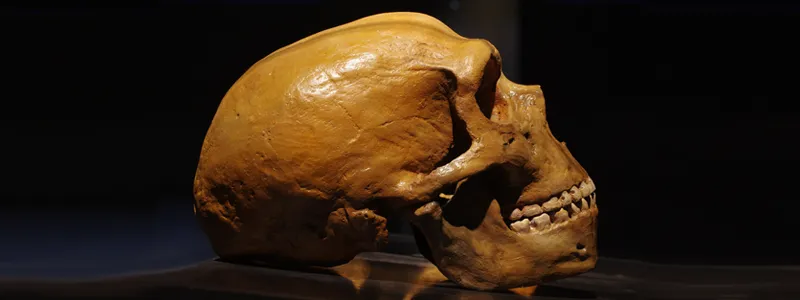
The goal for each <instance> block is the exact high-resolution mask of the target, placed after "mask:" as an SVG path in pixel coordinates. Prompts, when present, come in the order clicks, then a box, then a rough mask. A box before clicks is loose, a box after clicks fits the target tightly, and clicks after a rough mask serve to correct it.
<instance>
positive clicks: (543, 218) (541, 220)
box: [533, 214, 550, 229]
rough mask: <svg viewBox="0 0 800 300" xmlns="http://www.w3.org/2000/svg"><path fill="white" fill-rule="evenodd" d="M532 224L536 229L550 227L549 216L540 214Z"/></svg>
mask: <svg viewBox="0 0 800 300" xmlns="http://www.w3.org/2000/svg"><path fill="white" fill-rule="evenodd" d="M533 223H534V224H536V229H544V228H546V227H547V226H549V225H550V215H548V214H541V215H539V216H537V217H535V218H533Z"/></svg>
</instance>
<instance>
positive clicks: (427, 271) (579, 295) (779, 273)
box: [0, 207, 800, 300]
mask: <svg viewBox="0 0 800 300" xmlns="http://www.w3.org/2000/svg"><path fill="white" fill-rule="evenodd" d="M187 211H189V212H190V211H191V210H190V209H186V208H185V207H176V208H171V207H167V208H165V209H163V210H161V211H159V213H158V214H156V215H152V216H148V218H144V217H142V216H137V217H136V218H134V217H130V218H129V219H124V218H120V217H118V216H114V217H113V218H112V215H109V217H108V220H103V219H99V218H98V217H97V216H95V215H87V216H86V217H85V218H80V217H76V216H74V215H70V216H63V217H62V218H64V221H63V222H61V221H60V220H59V219H57V218H59V217H60V216H59V215H57V214H56V215H44V214H43V215H41V216H38V217H39V218H41V219H42V220H32V218H33V217H36V216H33V217H32V216H25V219H24V220H17V219H15V218H22V217H20V216H13V215H9V216H5V217H4V218H2V219H0V225H8V226H5V227H3V228H17V229H18V230H14V231H12V230H8V231H2V232H0V240H2V241H5V242H4V243H2V244H0V299H89V298H103V299H108V298H128V299H170V300H172V299H184V298H185V299H219V298H224V299H428V298H431V299H443V298H444V299H463V298H469V299H472V298H479V299H520V298H530V297H533V298H536V299H800V266H749V267H742V266H697V265H694V266H685V265H664V264H651V263H645V262H640V261H633V260H621V259H613V258H606V257H601V258H600V259H599V260H598V263H597V267H596V268H595V270H593V271H591V272H588V273H585V274H581V275H579V276H575V277H570V278H566V279H561V280H558V281H554V282H549V283H546V284H543V285H541V286H538V287H536V288H523V289H515V290H510V291H509V290H504V291H492V292H479V291H474V290H468V289H464V288H461V287H458V286H456V285H455V284H453V283H450V282H448V281H446V280H445V278H444V277H443V276H442V275H441V273H439V272H438V270H437V269H436V267H435V266H433V265H432V264H431V263H430V262H428V261H427V260H425V259H424V258H422V257H420V256H419V255H418V254H415V252H416V246H415V245H414V241H413V237H410V236H404V235H391V236H390V241H389V242H390V245H389V246H390V247H388V249H387V250H388V251H389V252H392V253H364V254H362V255H359V256H358V257H357V258H356V259H354V260H353V261H351V262H350V263H348V264H345V265H342V266H338V267H335V268H329V269H323V268H309V269H303V270H297V269H295V270H279V269H270V268H265V267H257V266H246V265H234V264H230V263H224V262H219V261H216V260H215V259H214V254H213V252H212V251H211V249H210V248H209V246H208V242H207V241H206V239H205V236H204V235H203V234H202V232H200V231H199V229H198V227H197V226H196V223H195V221H194V219H193V218H192V216H191V213H186V212H187ZM54 220H56V221H59V222H56V221H54ZM73 220H79V221H80V222H78V221H73ZM81 220H82V221H81ZM143 220H146V222H145V221H143ZM22 221H26V222H29V223H30V222H32V221H37V222H38V223H40V224H51V225H52V226H51V225H48V226H50V227H47V226H44V225H42V226H39V227H20V226H12V225H14V224H21V223H20V222H22ZM44 221H47V222H44ZM68 221H69V222H68ZM4 223H8V224H4Z"/></svg>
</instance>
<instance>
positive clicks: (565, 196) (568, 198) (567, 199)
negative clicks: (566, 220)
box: [558, 192, 572, 207]
mask: <svg viewBox="0 0 800 300" xmlns="http://www.w3.org/2000/svg"><path fill="white" fill-rule="evenodd" d="M558 201H561V207H564V206H567V205H569V204H570V203H572V195H570V194H569V193H568V192H562V193H561V197H559V198H558Z"/></svg>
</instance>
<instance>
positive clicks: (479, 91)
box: [194, 13, 597, 289]
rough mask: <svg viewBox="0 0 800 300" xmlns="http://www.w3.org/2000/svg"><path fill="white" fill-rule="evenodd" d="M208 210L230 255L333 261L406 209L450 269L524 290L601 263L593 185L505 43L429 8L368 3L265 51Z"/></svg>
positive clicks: (424, 246)
mask: <svg viewBox="0 0 800 300" xmlns="http://www.w3.org/2000/svg"><path fill="white" fill-rule="evenodd" d="M194 194H195V199H196V202H195V212H196V215H197V217H198V219H199V220H200V223H201V225H202V227H203V229H204V231H205V232H206V233H207V235H208V237H209V239H210V241H211V244H212V246H213V248H214V250H215V251H216V252H217V253H218V255H219V256H220V257H221V258H223V259H227V260H230V261H239V262H262V263H266V264H272V265H278V264H281V265H286V264H291V265H321V266H332V265H337V264H341V263H344V262H347V261H349V260H350V259H352V258H353V257H354V256H355V255H357V254H358V253H360V252H364V251H375V250H378V249H380V247H381V246H382V245H384V244H385V243H386V241H387V236H388V232H387V230H386V226H385V224H386V218H390V217H407V218H408V219H409V220H410V221H411V223H412V224H413V226H414V227H415V228H416V231H417V232H418V233H419V234H420V235H419V237H420V238H419V239H418V243H419V244H420V247H421V252H423V253H424V254H425V255H426V257H428V259H430V260H431V261H432V262H433V263H434V264H435V265H436V266H437V267H438V268H439V269H440V270H441V272H442V273H443V274H444V275H445V276H447V277H448V278H449V279H451V280H453V281H454V282H456V283H458V284H461V285H463V286H466V287H470V288H475V289H492V288H512V287H518V286H526V285H533V284H537V283H539V282H542V281H545V280H551V279H556V278H561V277H564V276H570V275H574V274H578V273H581V272H585V271H588V270H590V269H592V268H593V267H594V264H595V261H596V259H597V250H596V245H595V244H596V243H595V240H596V238H595V236H596V221H595V220H596V216H597V206H596V204H595V198H594V197H595V196H594V183H593V182H592V180H591V179H590V178H589V176H588V175H587V173H586V171H585V170H584V169H583V168H582V167H581V166H580V164H578V162H577V161H576V160H575V159H574V158H573V157H572V155H571V154H570V152H569V151H568V150H567V147H566V146H565V144H563V143H561V142H559V141H557V140H556V138H555V137H554V136H553V135H552V134H551V132H550V128H549V127H548V123H547V120H546V119H545V102H544V98H543V96H542V91H541V89H540V87H539V86H536V85H520V84H516V83H513V82H511V81H509V80H508V79H506V78H505V76H504V75H503V73H502V70H501V59H500V55H499V52H498V50H497V49H495V47H494V46H493V45H492V44H491V43H489V42H488V41H486V40H482V39H468V38H464V37H462V36H460V35H458V34H456V33H455V32H454V31H452V30H451V29H450V28H449V27H447V26H446V25H444V24H443V23H441V22H439V21H438V20H436V19H434V18H432V17H429V16H427V15H423V14H417V13H388V14H380V15H374V16H370V17H366V18H363V19H360V20H357V21H354V22H351V23H348V24H345V25H342V26H339V27H335V28H332V29H329V30H325V31H322V32H320V33H317V34H314V35H312V36H310V37H307V38H305V39H302V40H300V41H298V42H296V43H294V44H291V45H289V46H286V47H284V48H282V49H279V50H277V51H275V52H274V53H272V54H270V55H269V56H267V57H265V58H264V59H262V60H260V61H259V62H257V63H256V64H255V65H253V66H252V67H251V68H250V69H249V70H248V71H247V72H246V73H245V74H244V75H243V76H242V77H241V78H240V79H239V80H238V81H236V83H235V84H234V85H233V87H232V88H231V89H230V90H229V91H228V93H227V94H226V95H225V97H224V98H223V100H222V102H221V103H220V106H219V109H218V110H217V113H216V115H215V117H214V120H213V121H212V124H211V126H210V128H209V130H208V133H207V135H206V138H205V141H204V144H203V148H202V151H201V155H200V160H199V165H198V168H197V173H196V176H195V182H194Z"/></svg>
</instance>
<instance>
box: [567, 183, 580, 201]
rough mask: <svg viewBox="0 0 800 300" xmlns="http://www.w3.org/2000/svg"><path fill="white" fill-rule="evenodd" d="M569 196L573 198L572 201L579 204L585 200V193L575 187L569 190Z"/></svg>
mask: <svg viewBox="0 0 800 300" xmlns="http://www.w3.org/2000/svg"><path fill="white" fill-rule="evenodd" d="M569 194H570V195H571V196H572V201H575V202H578V200H580V199H581V198H583V193H581V190H580V189H579V188H578V187H577V186H573V187H572V188H570V189H569Z"/></svg>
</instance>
